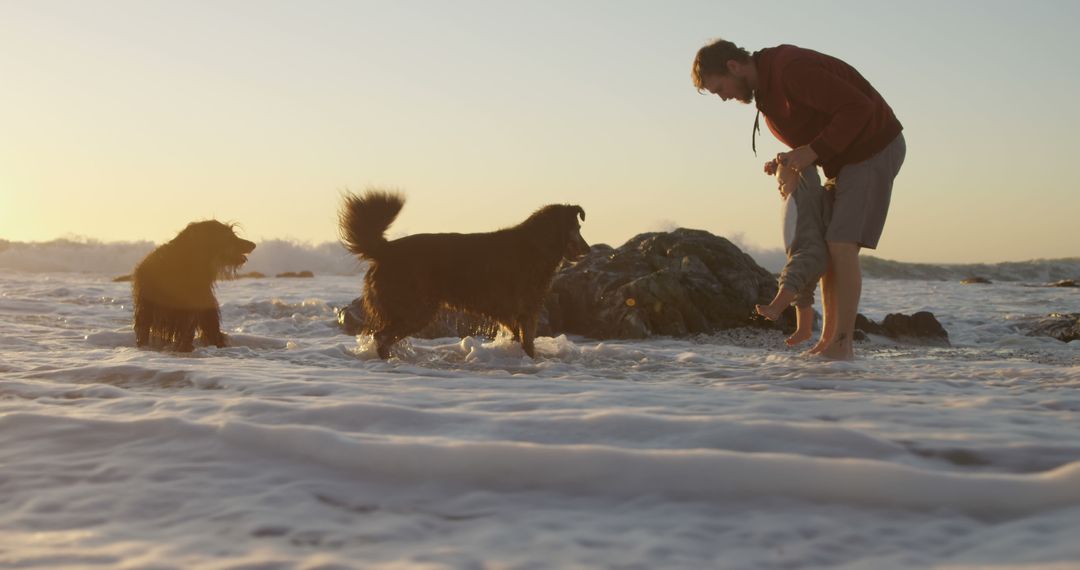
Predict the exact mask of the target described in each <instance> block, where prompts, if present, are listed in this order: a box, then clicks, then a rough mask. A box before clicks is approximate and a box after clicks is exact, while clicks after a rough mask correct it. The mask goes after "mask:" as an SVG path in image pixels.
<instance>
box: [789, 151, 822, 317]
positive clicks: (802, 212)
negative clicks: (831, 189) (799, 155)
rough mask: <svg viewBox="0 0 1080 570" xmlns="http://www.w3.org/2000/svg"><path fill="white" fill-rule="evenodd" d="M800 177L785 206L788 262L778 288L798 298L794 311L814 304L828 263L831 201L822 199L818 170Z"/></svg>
mask: <svg viewBox="0 0 1080 570" xmlns="http://www.w3.org/2000/svg"><path fill="white" fill-rule="evenodd" d="M801 174H802V176H801V177H800V179H799V184H798V187H797V188H796V189H795V191H794V192H792V193H791V194H790V195H788V197H787V198H786V202H785V210H784V212H785V214H784V251H785V252H786V253H787V256H788V259H787V263H786V264H785V265H784V269H783V271H781V272H780V288H781V289H782V288H784V287H787V288H788V289H791V290H793V291H795V292H796V293H797V294H798V296H797V297H796V299H795V305H796V306H797V307H808V306H810V305H813V304H814V289H815V288H816V287H817V281H818V279H820V278H821V276H822V274H824V273H825V266H826V264H827V263H828V260H829V250H828V248H827V247H826V245H825V228H826V226H827V225H828V221H827V218H828V217H829V215H828V212H827V211H826V208H827V206H828V205H829V204H828V202H830V201H828V200H826V199H825V189H824V188H823V187H822V186H821V178H819V177H818V173H817V167H815V166H809V167H807V168H804V169H803V171H802V173H801ZM792 217H794V218H795V219H794V220H792V219H791V218H792Z"/></svg>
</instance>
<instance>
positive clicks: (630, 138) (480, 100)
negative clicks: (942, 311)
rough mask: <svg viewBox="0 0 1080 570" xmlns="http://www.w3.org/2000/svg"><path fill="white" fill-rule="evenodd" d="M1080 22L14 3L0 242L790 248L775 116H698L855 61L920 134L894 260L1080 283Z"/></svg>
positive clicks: (913, 5)
mask: <svg viewBox="0 0 1080 570" xmlns="http://www.w3.org/2000/svg"><path fill="white" fill-rule="evenodd" d="M1076 22H1080V2H1074V1H1072V0H1061V1H1053V0H1044V1H1041V2H1019V1H1009V2H999V1H953V2H939V1H923V0H914V1H910V2H878V1H866V0H862V1H828V0H825V1H822V2H818V3H813V5H812V6H811V5H810V4H807V3H805V2H770V1H759V2H725V1H717V0H712V1H672V2H659V1H638V0H610V1H608V0H547V1H535V2H532V1H499V0H491V1H480V0H455V1H453V2H448V1H437V0H430V1H424V0H396V1H390V0H384V1H362V0H354V1H329V0H324V1H319V2H300V1H296V2H278V1H269V0H251V1H246V0H245V1H236V0H217V1H200V0H188V1H183V2H177V1H169V2H166V1H159V0H134V1H133V0H100V1H97V2H84V1H56V0H0V239H6V240H11V241H48V240H52V239H56V238H61V237H65V238H85V239H94V240H101V241H140V240H150V241H154V242H157V243H161V242H164V241H167V240H169V239H171V238H172V237H173V236H174V235H175V234H176V233H177V232H178V231H179V230H181V229H182V228H183V227H184V226H185V225H186V224H187V223H188V222H191V221H194V220H201V219H206V218H211V217H213V218H217V219H220V220H225V221H231V222H237V223H239V224H240V232H241V235H243V236H244V237H247V238H249V239H254V240H256V241H258V240H264V239H289V240H296V241H298V242H302V243H303V242H307V243H312V244H317V243H322V242H326V241H333V240H336V239H337V237H338V236H337V225H336V224H337V209H338V206H339V204H340V202H341V195H342V193H343V192H346V191H354V192H356V191H362V190H364V189H366V188H371V187H376V188H384V189H394V190H399V191H401V192H403V193H404V194H405V195H406V196H407V203H406V206H405V208H404V210H403V211H402V214H401V216H400V217H399V219H398V221H397V222H396V223H395V224H394V225H393V226H392V227H391V228H390V231H389V234H388V235H390V236H391V237H395V236H401V235H406V234H413V233H421V232H474V231H491V230H495V229H499V228H503V227H508V226H512V225H514V224H516V223H518V222H519V221H521V220H523V219H524V218H525V217H527V216H528V215H529V214H530V213H531V212H532V211H534V210H536V209H537V208H539V207H541V206H543V205H545V204H549V203H570V204H578V205H581V206H582V207H583V208H584V209H585V211H586V213H587V216H586V221H585V222H584V224H583V227H582V234H583V235H584V236H585V238H586V239H587V240H588V241H589V242H590V243H608V244H610V245H613V246H618V245H621V244H622V243H624V242H625V241H626V240H628V239H630V238H631V237H633V236H634V235H636V234H639V233H642V232H648V231H662V230H671V229H674V228H677V227H688V228H697V229H704V230H707V231H710V232H712V233H714V234H717V235H721V236H724V237H728V238H730V239H733V240H736V241H738V242H740V243H744V244H747V245H748V246H749V247H757V248H764V249H768V248H780V247H781V246H782V237H781V227H780V221H781V220H780V211H781V209H780V200H779V196H778V193H777V192H776V189H775V188H776V186H775V182H774V181H773V180H772V179H771V178H769V177H767V176H765V175H764V174H763V173H762V164H763V163H764V162H765V160H767V159H768V158H771V157H772V156H775V154H776V153H777V152H780V151H783V150H785V148H784V147H783V146H782V145H781V144H780V143H779V142H777V141H776V140H775V139H774V138H773V137H772V135H771V134H770V133H769V132H768V129H765V128H763V131H762V134H761V135H760V136H759V138H758V154H757V156H756V157H755V156H754V154H753V153H752V152H751V149H750V134H751V127H752V124H753V121H754V108H753V107H752V106H750V105H744V104H741V103H738V102H734V101H729V102H726V103H725V102H721V101H720V99H719V98H717V97H715V96H712V95H709V94H707V93H706V94H701V93H698V92H697V91H696V90H695V89H694V87H693V86H692V84H691V81H690V64H691V62H692V60H693V57H694V54H695V53H696V51H697V50H698V48H700V47H701V46H703V45H705V44H706V43H709V42H710V41H711V40H713V39H716V38H724V39H728V40H731V41H733V42H735V43H737V44H739V45H741V46H743V47H745V48H747V49H749V50H751V51H755V50H757V49H761V48H763V47H771V46H774V45H778V44H782V43H790V44H795V45H799V46H802V47H806V48H810V49H814V50H817V51H821V52H824V53H827V54H830V55H833V56H836V57H839V58H841V59H843V60H845V61H847V62H848V63H850V64H852V65H853V66H855V68H857V69H858V70H859V71H860V72H861V73H862V74H863V75H864V76H865V77H866V78H867V79H868V80H869V81H870V82H871V83H872V84H873V85H874V86H875V87H876V88H877V89H878V91H879V92H880V93H881V94H882V95H883V96H884V97H885V99H886V100H887V101H888V102H889V104H890V105H891V106H892V108H893V110H894V111H895V112H896V115H897V117H898V118H899V119H900V121H901V123H903V125H904V134H905V138H906V140H907V146H908V152H907V159H906V162H905V164H904V167H903V169H902V170H901V173H900V175H899V177H898V178H897V180H896V183H895V186H894V192H893V201H892V206H891V210H890V213H889V219H888V222H887V224H886V226H885V231H884V235H883V237H882V240H881V243H880V245H879V247H878V249H877V250H876V251H875V252H873V254H874V255H876V256H879V257H884V258H887V259H894V260H899V261H910V262H951V263H964V262H998V261H1016V260H1026V259H1035V258H1057V257H1076V256H1078V255H1080V248H1078V247H1077V243H1078V242H1077V240H1076V239H1075V237H1072V236H1075V232H1076V227H1077V216H1078V214H1080V184H1078V182H1077V181H1076V180H1074V179H1075V178H1077V177H1076V176H1075V175H1074V174H1073V173H1072V172H1071V171H1070V168H1069V164H1072V163H1073V162H1072V161H1073V160H1076V158H1075V157H1076V155H1077V151H1078V150H1080V144H1078V143H1077V142H1076V140H1077V139H1076V133H1078V132H1080V105H1077V104H1076V101H1077V100H1078V99H1080V50H1078V49H1077V48H1076V45H1075V40H1074V38H1075V32H1074V28H1075V25H1076Z"/></svg>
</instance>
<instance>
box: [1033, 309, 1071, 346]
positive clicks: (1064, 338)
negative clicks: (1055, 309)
mask: <svg viewBox="0 0 1080 570" xmlns="http://www.w3.org/2000/svg"><path fill="white" fill-rule="evenodd" d="M1027 335H1028V336H1048V337H1052V338H1056V339H1058V340H1060V341H1061V342H1072V341H1074V340H1076V339H1078V338H1080V313H1051V314H1049V315H1047V316H1046V317H1043V318H1041V319H1039V320H1038V321H1036V322H1035V324H1034V326H1033V327H1032V329H1031V330H1030V331H1028V333H1027Z"/></svg>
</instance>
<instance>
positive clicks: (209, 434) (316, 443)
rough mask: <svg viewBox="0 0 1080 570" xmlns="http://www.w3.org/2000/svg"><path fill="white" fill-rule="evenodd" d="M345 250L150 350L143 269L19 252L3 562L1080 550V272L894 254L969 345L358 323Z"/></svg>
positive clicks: (235, 294)
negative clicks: (961, 275) (919, 269)
mask: <svg viewBox="0 0 1080 570" xmlns="http://www.w3.org/2000/svg"><path fill="white" fill-rule="evenodd" d="M359 291H360V279H359V278H358V277H355V276H350V277H334V276H325V277H317V278H315V279H296V280H293V279H261V280H239V281H232V282H225V283H222V284H220V286H219V290H218V296H219V299H220V301H221V304H222V321H223V326H224V327H225V329H226V330H227V331H228V332H229V334H230V335H231V340H232V345H231V346H230V347H228V348H225V349H217V348H200V349H197V350H196V351H195V352H194V353H192V354H176V353H171V352H159V351H152V350H139V349H136V348H135V347H134V346H133V345H134V336H133V334H132V333H131V332H130V320H131V307H130V290H129V285H128V284H124V283H112V282H110V281H109V280H108V279H107V278H105V277H102V276H96V275H91V274H73V273H18V272H14V273H9V274H7V275H4V276H0V351H2V357H3V358H2V362H0V458H2V461H3V466H4V469H3V470H2V472H0V530H2V531H3V532H2V533H0V566H2V567H41V568H65V567H72V568H94V567H100V568H196V567H197V568H354V567H355V568H404V567H408V568H566V567H608V568H813V567H837V566H843V567H850V568H925V567H935V566H937V567H942V568H966V567H980V566H984V565H989V564H995V565H1011V566H1009V567H1030V568H1059V567H1060V568H1065V567H1072V566H1073V565H1077V564H1080V545H1078V544H1077V543H1076V542H1075V537H1076V536H1080V437H1078V436H1080V392H1078V388H1080V343H1077V342H1073V343H1071V344H1065V343H1060V342H1058V341H1056V340H1053V339H1047V338H1034V337H1027V336H1024V335H1023V334H1022V332H1021V331H1020V330H1019V328H1018V324H1019V323H1021V322H1023V321H1025V320H1027V319H1030V318H1034V317H1038V316H1041V315H1045V314H1047V313H1050V312H1055V311H1058V312H1080V291H1078V290H1076V289H1052V288H1034V287H1027V286H1024V284H1020V283H1015V284H995V285H992V286H985V287H976V286H963V285H959V284H955V283H949V282H920V281H879V280H868V281H867V282H866V284H865V290H864V302H863V309H862V311H863V312H864V313H865V314H867V316H869V317H870V318H872V319H875V320H880V319H881V318H882V317H884V315H885V314H886V313H889V312H903V313H912V312H915V311H919V310H930V311H933V312H934V313H935V314H936V315H937V316H938V318H939V319H940V320H941V322H942V324H943V325H944V326H945V328H946V329H947V330H948V331H949V333H950V339H951V340H952V342H953V346H952V347H949V348H929V347H918V346H908V345H896V344H893V343H890V342H888V341H887V340H886V339H880V338H872V339H871V340H870V341H869V342H867V343H863V344H862V345H860V346H859V347H858V348H857V350H858V352H859V354H860V356H861V359H860V360H858V361H856V362H850V363H848V362H827V361H821V360H815V359H806V358H802V357H800V356H798V353H797V352H795V351H790V350H787V349H784V348H782V343H781V340H782V336H780V335H779V334H770V333H766V332H761V331H755V330H743V331H729V332H727V333H724V334H721V335H714V336H706V337H697V338H692V339H666V338H657V339H651V340H648V341H614V342H599V341H595V340H590V339H585V338H579V337H571V338H566V337H559V338H541V339H538V341H537V352H538V358H537V359H536V360H535V361H534V360H532V359H529V358H527V357H525V356H524V354H523V353H522V352H521V349H520V347H519V346H517V345H516V344H514V343H512V342H510V341H509V340H508V339H505V338H500V339H496V340H494V341H490V342H488V341H485V340H483V339H473V338H467V339H437V340H417V339H413V340H410V341H407V342H405V343H402V345H401V346H399V347H398V350H397V353H396V354H397V356H396V357H395V358H393V359H391V360H390V361H388V362H383V361H380V360H378V359H376V358H375V355H374V350H373V347H372V346H371V343H370V340H369V339H366V338H362V337H361V338H354V337H351V336H348V335H344V334H341V333H340V331H339V329H338V328H337V325H336V323H335V313H334V308H335V307H341V306H344V305H346V304H347V303H348V302H349V301H351V300H352V299H353V298H354V297H356V296H357V295H358V294H359Z"/></svg>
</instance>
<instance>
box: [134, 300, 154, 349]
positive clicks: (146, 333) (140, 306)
mask: <svg viewBox="0 0 1080 570" xmlns="http://www.w3.org/2000/svg"><path fill="white" fill-rule="evenodd" d="M153 312H154V310H153V309H152V308H151V307H150V306H148V305H147V304H146V301H141V302H139V303H137V304H136V305H135V346H146V345H147V344H149V343H150V326H151V325H152V324H153V322H154V317H153Z"/></svg>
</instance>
